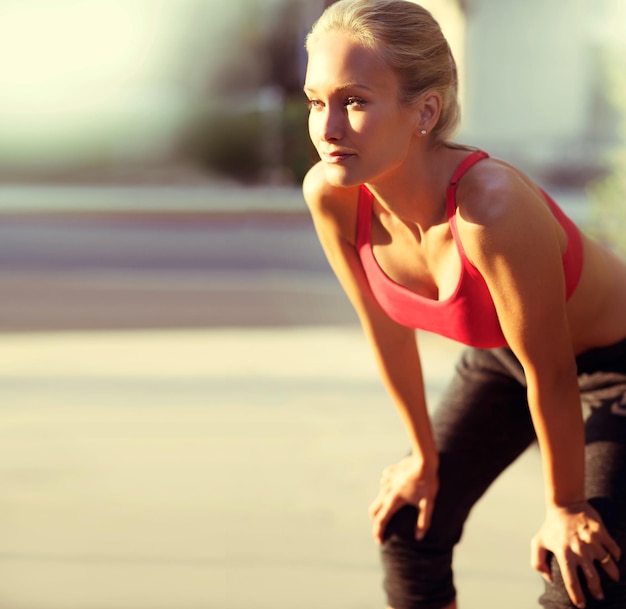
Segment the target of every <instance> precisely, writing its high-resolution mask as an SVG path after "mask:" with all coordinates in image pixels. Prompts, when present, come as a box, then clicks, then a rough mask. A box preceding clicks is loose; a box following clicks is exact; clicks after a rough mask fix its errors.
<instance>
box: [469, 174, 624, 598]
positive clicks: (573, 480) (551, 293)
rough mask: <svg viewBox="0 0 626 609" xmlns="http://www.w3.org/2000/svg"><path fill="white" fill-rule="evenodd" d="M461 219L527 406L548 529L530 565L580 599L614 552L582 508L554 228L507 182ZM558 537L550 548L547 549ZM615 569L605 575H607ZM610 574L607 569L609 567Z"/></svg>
mask: <svg viewBox="0 0 626 609" xmlns="http://www.w3.org/2000/svg"><path fill="white" fill-rule="evenodd" d="M468 197H469V198H468V205H467V207H466V208H465V210H464V213H462V214H461V216H462V219H461V220H460V222H459V230H460V233H461V235H462V239H463V242H464V245H465V247H466V251H467V254H468V256H469V257H470V259H471V260H472V262H473V263H474V264H475V265H476V267H477V268H478V269H479V270H480V272H481V273H482V275H483V277H484V278H485V281H486V282H487V285H488V286H489V289H490V292H491V294H492V297H493V300H494V303H495V306H496V309H497V312H498V317H499V320H500V323H501V326H502V329H503V332H504V335H505V337H506V339H507V342H508V344H509V346H510V347H511V349H512V350H513V352H514V353H515V354H516V356H517V357H518V359H519V360H520V362H521V364H522V366H523V368H524V371H525V375H526V380H527V387H528V403H529V408H530V413H531V416H532V419H533V424H534V427H535V431H536V434H537V440H538V443H539V447H540V449H541V454H542V464H543V472H544V485H545V497H546V504H547V512H548V520H549V521H550V525H549V526H548V527H547V528H544V531H547V533H546V535H545V537H546V538H549V539H550V540H549V541H546V540H536V541H535V554H536V557H535V566H536V568H538V569H539V570H540V571H542V572H543V573H544V574H545V575H546V576H549V571H548V570H547V566H546V564H545V559H546V556H547V551H548V550H549V551H551V552H553V553H554V554H555V556H556V557H557V560H558V561H559V564H560V566H561V569H562V572H563V576H564V580H565V583H566V587H567V588H568V593H569V594H570V597H571V598H572V599H573V600H574V601H575V602H576V603H577V604H578V605H579V606H580V605H581V603H584V597H583V594H582V589H581V587H580V582H579V581H578V576H577V573H576V569H577V567H579V566H580V567H581V568H582V569H583V572H584V573H585V576H586V578H587V582H588V584H589V588H590V590H591V591H592V593H593V594H594V595H595V596H597V597H599V595H600V594H601V588H600V585H599V578H598V576H597V572H596V569H595V566H594V560H599V559H600V558H602V557H603V556H605V555H606V553H607V551H608V552H611V553H612V554H614V555H616V556H617V555H618V553H619V549H618V548H617V546H616V545H615V543H614V542H613V540H612V539H611V538H610V537H609V536H608V534H607V533H606V531H605V530H604V528H603V526H602V525H601V523H600V522H599V517H597V514H595V512H593V510H592V509H591V507H590V506H588V504H586V502H585V492H584V476H585V471H584V470H585V464H584V443H585V438H584V425H583V419H582V412H581V405H580V395H579V389H578V381H577V372H576V362H575V354H574V352H573V347H572V339H571V335H570V329H569V322H568V315H567V308H566V298H565V283H564V277H563V263H562V257H561V256H562V254H561V248H562V243H561V241H560V237H559V232H558V231H559V227H558V225H556V223H555V221H554V219H553V218H552V215H551V212H550V211H549V210H548V209H547V208H546V206H545V205H544V204H543V201H541V200H540V199H539V198H538V195H537V194H536V193H535V192H534V191H532V190H531V189H530V188H529V187H528V186H526V185H524V184H522V183H520V182H519V181H516V180H515V179H514V178H510V179H508V180H507V179H505V180H504V181H503V182H502V183H500V184H499V185H498V186H497V187H495V188H489V189H487V190H486V191H484V192H482V193H481V197H483V200H481V201H478V200H472V195H469V194H468ZM557 538H558V540H557ZM614 567H615V566H614V565H613V564H611V566H610V567H609V568H608V569H607V572H608V573H609V574H610V575H612V576H613V575H616V573H613V572H612V569H613V568H614ZM615 569H616V567H615Z"/></svg>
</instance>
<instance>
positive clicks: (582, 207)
mask: <svg viewBox="0 0 626 609" xmlns="http://www.w3.org/2000/svg"><path fill="white" fill-rule="evenodd" d="M550 194H551V196H552V197H553V198H554V200H555V201H556V202H557V203H558V204H559V205H560V206H561V207H562V208H563V209H564V211H565V212H566V213H567V214H568V215H569V216H570V217H571V218H572V220H574V221H575V222H577V223H579V224H580V225H581V226H583V225H584V223H585V221H586V220H587V219H588V215H589V205H588V199H587V196H586V194H585V193H584V192H583V191H571V190H570V191H561V192H559V191H551V192H550ZM59 212H63V213H78V212H80V213H94V212H96V213H103V212H106V213H206V214H211V213H213V214H215V213H219V214H225V213H226V214H241V213H283V214H306V213H308V212H307V209H306V205H305V202H304V199H303V197H302V191H301V188H300V187H299V186H297V185H296V186H284V187H278V186H277V187H274V186H256V187H244V186H237V185H219V184H216V185H196V186H193V185H191V186H185V185H169V186H168V185H160V186H159V185H130V186H123V185H104V186H98V185H94V186H89V185H72V184H67V185H59V184H50V185H46V184H35V185H29V184H7V185H3V186H2V188H0V213H59Z"/></svg>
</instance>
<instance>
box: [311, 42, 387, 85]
mask: <svg viewBox="0 0 626 609" xmlns="http://www.w3.org/2000/svg"><path fill="white" fill-rule="evenodd" d="M353 83H354V84H356V83H358V84H360V85H362V86H365V87H368V88H370V89H373V90H385V89H389V88H390V87H391V88H392V89H394V90H395V88H396V87H397V79H396V76H395V74H394V73H393V71H392V70H391V69H390V68H389V67H388V66H387V64H386V63H385V62H384V61H383V60H382V59H381V57H380V56H379V55H378V54H377V53H376V52H375V51H373V50H371V49H368V48H366V47H365V46H363V45H362V44H360V43H359V42H358V41H357V40H355V39H354V38H353V37H352V36H350V35H349V34H346V33H345V32H338V31H332V32H325V33H323V34H321V35H320V36H319V38H317V39H315V40H314V41H313V42H312V43H311V44H310V46H309V60H308V64H307V71H306V78H305V89H310V90H314V91H318V90H325V89H328V88H343V87H345V86H346V85H349V84H353Z"/></svg>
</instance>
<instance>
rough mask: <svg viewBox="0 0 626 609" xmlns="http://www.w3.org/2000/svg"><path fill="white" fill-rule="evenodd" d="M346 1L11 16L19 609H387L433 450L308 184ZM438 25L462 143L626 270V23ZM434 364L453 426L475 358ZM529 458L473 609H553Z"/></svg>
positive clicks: (8, 310) (6, 158)
mask: <svg viewBox="0 0 626 609" xmlns="http://www.w3.org/2000/svg"><path fill="white" fill-rule="evenodd" d="M330 3H331V1H330V0H231V1H230V2H224V1H219V0H106V1H105V0H3V1H2V2H0V78H1V80H0V82H1V83H2V84H1V89H0V183H1V187H0V291H1V294H2V297H1V298H0V396H1V397H2V401H1V403H2V407H1V408H0V433H1V434H2V442H0V454H1V455H2V459H0V481H1V483H2V484H1V488H2V489H3V491H2V493H0V540H1V541H0V607H2V609H18V608H19V609H25V608H28V609H34V608H42V609H44V608H45V609H54V608H56V607H59V608H63V609H71V608H72V607H76V608H80V609H91V608H92V607H93V608H94V609H100V608H103V607H106V608H107V609H116V608H118V607H119V608H120V609H131V608H134V607H136V608H137V609H139V608H142V609H144V608H150V609H156V608H167V609H191V608H194V609H195V608H196V607H203V608H205V609H206V608H209V609H213V608H217V607H220V609H228V608H232V609H248V608H252V607H254V608H255V609H260V608H263V607H266V606H267V607H269V606H270V605H272V607H273V609H276V607H283V606H284V607H293V606H297V607H299V608H301V609H308V608H309V607H311V608H313V607H319V606H321V605H324V606H325V607H327V608H329V607H330V608H334V607H336V608H337V609H346V608H355V609H356V608H360V609H370V608H371V609H373V608H374V607H381V606H383V597H382V593H381V591H380V589H381V586H380V569H379V567H378V558H377V554H376V548H375V547H374V546H373V544H372V543H371V541H370V539H369V533H368V531H369V524H368V518H367V505H368V503H369V501H370V500H371V499H372V497H373V496H374V494H375V492H376V485H377V480H378V473H377V472H378V471H379V469H381V468H382V467H384V466H385V465H387V464H388V463H390V462H391V461H393V460H395V459H396V458H399V457H400V456H402V454H403V453H404V445H405V440H404V435H403V431H402V429H401V428H400V426H399V424H398V421H397V420H396V418H395V414H394V413H393V411H392V408H391V407H390V405H389V404H388V403H387V398H386V396H385V394H384V392H383V391H382V389H381V387H380V386H379V384H378V382H377V379H376V372H375V369H374V365H373V362H372V361H370V358H369V354H368V352H367V348H366V346H365V344H364V343H363V340H362V337H361V335H360V332H359V329H358V327H357V323H356V318H355V316H354V314H353V312H352V310H351V309H350V306H349V305H348V303H347V301H346V299H345V297H344V296H343V294H342V293H341V290H340V288H339V286H338V284H337V282H336V281H335V279H334V278H333V277H332V275H331V273H330V271H329V269H328V266H327V263H326V262H325V260H324V258H323V255H322V253H321V251H320V248H319V245H318V243H317V239H316V237H315V234H314V232H313V229H312V225H311V222H310V220H309V218H308V216H307V213H306V209H305V205H304V202H303V200H302V196H301V193H300V186H299V185H300V182H301V180H302V177H303V175H304V174H305V173H306V171H307V169H308V168H309V167H310V166H311V164H312V163H313V162H314V161H315V155H314V151H313V149H312V146H311V144H310V143H309V140H308V135H307V125H306V121H307V116H306V114H307V111H306V107H305V103H304V102H305V99H304V96H303V94H302V92H301V87H302V81H303V76H304V70H305V65H306V56H305V53H304V49H303V40H304V36H305V35H306V32H307V31H308V29H309V28H310V26H311V24H312V23H313V21H314V20H315V19H316V18H317V17H318V16H319V14H320V13H321V12H322V10H323V8H324V7H325V6H326V5H328V4H330ZM422 4H423V5H424V6H425V7H426V8H428V9H429V10H431V11H432V12H433V14H434V15H435V17H436V18H437V19H438V20H439V22H440V24H441V25H442V28H443V29H444V32H445V33H446V35H447V37H448V39H449V41H450V43H451V46H452V48H453V52H454V54H455V56H456V58H457V62H458V64H459V70H460V76H461V100H462V106H463V123H462V127H461V131H460V133H459V135H458V137H457V138H456V139H457V141H460V142H463V143H467V144H471V145H476V146H479V147H483V148H485V149H486V150H488V151H489V152H490V153H491V154H492V155H494V156H500V157H502V158H504V159H506V160H508V161H510V162H512V163H514V164H517V165H519V166H520V167H521V168H522V169H524V170H525V171H527V172H528V173H529V174H530V175H531V176H532V177H533V178H534V179H535V180H537V181H538V182H539V183H540V184H541V185H542V186H543V187H544V188H545V189H547V190H548V191H549V192H550V193H551V194H552V195H553V196H554V197H555V198H556V200H557V201H558V202H559V203H561V204H562V205H563V207H564V208H565V209H566V210H567V211H568V212H569V213H570V214H571V215H572V217H574V218H575V219H576V220H577V222H578V223H579V224H581V225H582V226H583V227H584V228H586V229H587V230H588V231H590V232H592V233H594V234H595V235H596V236H598V237H599V238H601V239H602V240H604V241H606V242H607V243H609V244H610V245H611V247H615V248H618V249H624V248H625V247H626V242H625V241H624V231H623V229H622V227H623V226H624V225H625V222H626V206H625V205H624V203H623V202H624V200H626V172H625V171H624V168H626V82H625V78H626V77H625V75H624V74H625V72H624V65H626V14H625V11H626V5H625V4H624V2H622V1H621V0H570V1H569V2H568V3H567V9H564V7H563V3H562V2H561V1H560V0H527V1H526V2H524V3H520V2H515V1H514V0H424V1H423V2H422ZM420 340H421V341H422V343H423V346H422V349H423V351H424V354H425V358H424V359H425V368H426V371H427V378H428V392H429V397H430V398H431V402H435V401H436V398H437V395H438V393H439V392H440V391H441V389H442V387H443V385H444V384H445V381H446V379H447V377H448V376H449V373H450V369H451V366H452V365H453V363H454V358H455V356H456V355H457V353H458V347H456V346H455V345H452V344H450V343H447V342H445V341H442V340H440V339H437V338H435V337H431V336H428V335H425V336H423V337H422V338H421V339H420ZM524 459H525V460H522V462H521V464H520V465H519V466H518V465H516V466H515V467H516V468H517V469H514V470H513V472H512V473H511V477H510V478H509V481H508V482H507V481H504V482H503V483H502V486H498V487H497V488H495V489H494V491H493V492H492V493H491V494H490V495H489V497H487V498H486V499H485V501H486V504H485V507H483V508H482V511H480V510H477V515H476V516H474V517H473V518H474V521H473V523H474V524H473V525H472V526H470V527H468V532H467V539H466V541H464V545H463V547H462V549H461V553H460V556H459V571H458V576H457V578H458V581H459V583H460V589H461V591H462V592H461V594H462V595H465V596H464V597H463V596H462V599H465V604H466V605H467V606H482V607H488V605H486V604H485V603H486V602H492V603H493V607H494V608H495V607H502V606H507V607H508V608H509V609H517V608H518V607H519V609H523V608H525V607H527V606H531V604H532V602H533V599H534V598H536V596H537V592H538V590H537V585H538V584H537V582H536V580H535V578H534V576H533V574H532V573H530V572H529V570H528V567H527V562H528V560H527V546H528V539H530V536H531V535H532V534H533V533H534V528H535V525H538V524H539V520H538V519H539V518H540V516H541V507H540V506H541V493H540V489H541V485H540V481H539V478H538V471H537V460H536V454H534V453H533V452H531V453H529V454H528V455H526V456H525V458H524ZM530 488H533V489H535V490H536V493H533V492H529V489H530ZM489 502H491V503H489ZM520 506H521V507H520ZM494 513H495V514H501V513H506V514H511V513H514V514H515V518H516V524H517V526H516V531H513V532H511V531H510V526H508V525H510V521H506V522H505V521H500V520H498V518H497V517H495V516H494ZM496 576H497V582H496V583H494V579H496ZM487 589H488V590H489V591H490V594H491V596H490V598H489V600H488V601H485V590H487ZM512 592H513V593H512ZM515 603H518V604H515Z"/></svg>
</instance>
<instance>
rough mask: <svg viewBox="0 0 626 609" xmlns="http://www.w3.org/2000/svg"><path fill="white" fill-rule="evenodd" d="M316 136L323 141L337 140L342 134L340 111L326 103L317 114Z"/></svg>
mask: <svg viewBox="0 0 626 609" xmlns="http://www.w3.org/2000/svg"><path fill="white" fill-rule="evenodd" d="M318 120H319V125H318V137H319V138H320V139H321V140H322V141H324V142H334V141H338V140H340V139H341V138H342V136H343V129H344V128H343V117H342V116H341V112H340V111H339V110H337V109H335V108H332V107H331V105H330V104H329V105H327V106H326V107H325V108H324V109H323V110H322V111H321V112H319V115H318Z"/></svg>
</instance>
